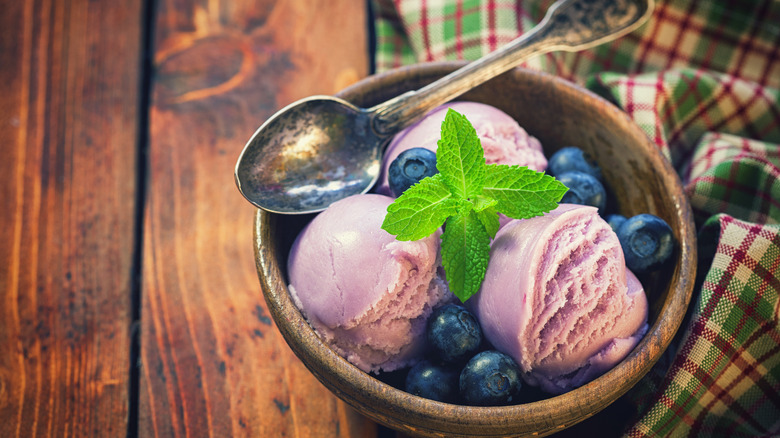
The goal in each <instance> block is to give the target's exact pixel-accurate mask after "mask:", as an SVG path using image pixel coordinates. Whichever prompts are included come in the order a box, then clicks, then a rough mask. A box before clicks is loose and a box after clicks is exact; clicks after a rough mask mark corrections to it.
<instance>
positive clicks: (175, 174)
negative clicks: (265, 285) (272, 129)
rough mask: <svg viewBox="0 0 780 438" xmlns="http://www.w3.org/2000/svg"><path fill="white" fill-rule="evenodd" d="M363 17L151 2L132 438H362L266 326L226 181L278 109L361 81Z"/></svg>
mask: <svg viewBox="0 0 780 438" xmlns="http://www.w3.org/2000/svg"><path fill="white" fill-rule="evenodd" d="M366 13H367V11H366V7H365V2H362V1H351V0H338V1H335V0H334V1H329V2H302V1H290V0H286V1H270V0H262V1H257V0H254V1H250V0H241V1H239V0H236V1H219V0H214V1H209V2H202V1H187V0H161V1H160V2H159V9H158V11H157V14H158V15H157V17H158V18H157V21H156V32H155V46H156V48H155V53H154V67H155V77H154V82H153V104H152V108H151V113H150V137H151V139H150V151H149V172H148V175H149V191H148V201H147V206H146V211H145V216H144V230H145V232H144V241H143V247H144V257H143V260H144V262H143V287H142V316H141V321H142V338H141V359H142V364H143V366H142V370H141V382H140V408H139V426H138V432H139V436H143V437H153V436H163V437H173V436H215V437H225V436H302V437H303V436H306V437H308V436H318V435H321V436H341V437H356V436H376V426H375V425H374V424H373V423H372V422H370V421H368V420H366V419H365V418H363V417H361V416H360V415H358V414H356V413H355V412H354V411H353V410H352V409H350V408H348V407H346V405H344V404H343V403H342V402H340V401H338V400H337V399H336V398H335V397H334V396H333V395H331V394H330V392H328V391H327V390H326V389H325V388H324V387H323V386H322V385H321V384H320V383H319V382H318V381H317V380H316V379H315V378H314V377H313V376H312V375H311V373H309V371H308V370H306V369H305V368H304V367H303V365H302V364H301V363H300V361H299V360H298V359H297V358H296V357H295V356H294V355H293V353H292V352H291V351H290V350H289V348H288V347H287V345H286V343H285V342H284V340H283V339H282V337H281V335H280V334H279V332H278V330H277V329H276V327H274V325H273V323H272V321H271V319H270V317H269V314H268V310H267V308H266V305H265V302H264V301H263V298H262V295H261V292H260V285H259V281H258V278H257V274H256V271H255V268H254V258H253V250H252V219H253V213H254V208H253V207H252V206H251V205H250V204H249V203H248V202H246V201H245V200H244V199H243V198H242V197H241V195H240V194H239V192H238V190H237V189H236V187H235V183H234V181H233V168H234V166H235V162H236V159H237V157H238V154H239V153H240V151H241V149H242V148H243V145H244V143H245V142H246V141H247V140H248V139H249V137H250V136H251V134H252V133H253V132H254V130H255V129H256V128H257V127H258V126H259V125H260V124H261V123H262V122H263V121H264V120H265V119H266V118H267V117H269V116H270V115H272V114H273V113H274V112H275V111H276V110H277V109H279V108H281V107H282V106H284V105H286V104H288V103H290V102H292V101H294V100H296V99H298V98H301V97H305V96H308V95H311V94H318V93H334V92H336V91H338V90H339V89H341V88H343V87H345V86H347V85H349V84H351V83H352V82H355V81H356V80H358V79H359V78H362V77H364V76H365V75H366V74H367V70H368V55H367V48H366V41H367V35H366ZM336 29H337V31H336Z"/></svg>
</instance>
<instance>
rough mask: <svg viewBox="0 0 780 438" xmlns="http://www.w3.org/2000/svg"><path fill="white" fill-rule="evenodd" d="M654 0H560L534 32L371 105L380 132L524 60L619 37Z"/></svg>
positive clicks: (404, 124)
mask: <svg viewBox="0 0 780 438" xmlns="http://www.w3.org/2000/svg"><path fill="white" fill-rule="evenodd" d="M652 10H653V0H559V1H557V2H556V3H555V4H553V5H552V6H551V7H550V9H549V10H548V11H547V14H546V15H545V17H544V19H542V21H541V22H540V23H539V24H538V25H537V26H535V27H534V28H533V29H531V31H529V32H526V33H525V34H523V35H522V36H520V37H518V38H517V39H515V40H513V41H511V42H509V43H507V44H506V45H504V46H503V47H501V48H499V49H498V50H496V51H494V52H491V53H490V54H488V55H486V56H484V57H482V58H480V59H478V60H476V61H473V62H471V63H469V64H467V65H465V66H464V67H463V68H461V69H458V70H456V71H454V72H452V73H450V74H449V75H447V76H444V77H443V78H441V79H439V80H437V81H435V82H432V83H431V84H428V85H427V86H425V87H423V88H420V89H419V90H417V91H410V92H408V93H405V94H402V95H400V96H398V97H395V98H393V99H390V100H388V101H386V102H384V103H380V104H379V105H376V106H374V107H372V108H369V109H368V110H367V112H368V113H370V114H373V127H374V130H375V131H376V132H377V134H379V135H380V136H389V135H392V134H394V133H396V132H398V131H400V130H401V129H403V128H405V127H407V126H409V125H411V124H412V123H413V122H415V121H416V120H418V119H420V118H421V117H422V116H423V115H425V114H426V113H428V112H429V111H430V110H432V109H433V108H435V107H437V106H438V105H441V104H443V103H445V102H447V101H449V100H451V99H453V98H455V97H457V96H459V95H461V94H463V93H465V92H466V91H468V90H470V89H472V88H474V87H476V86H477V85H480V84H482V83H483V82H485V81H487V80H489V79H492V78H494V77H496V76H498V75H500V74H501V73H504V72H506V71H508V70H510V69H512V68H514V67H515V66H517V65H519V64H520V63H521V62H523V61H525V60H527V59H529V58H531V57H533V56H535V55H540V54H543V53H547V52H551V51H555V50H559V51H568V52H576V51H580V50H584V49H587V48H590V47H593V46H596V45H599V44H602V43H605V42H607V41H611V40H614V39H616V38H618V37H620V36H622V35H625V34H626V33H628V32H631V31H632V30H634V29H636V28H637V27H639V26H640V25H641V24H642V23H643V22H644V21H645V20H646V19H647V18H648V17H649V16H650V14H651V12H652Z"/></svg>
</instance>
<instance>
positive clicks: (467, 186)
mask: <svg viewBox="0 0 780 438" xmlns="http://www.w3.org/2000/svg"><path fill="white" fill-rule="evenodd" d="M436 168H437V169H439V173H441V175H442V176H443V177H444V182H445V184H447V187H449V189H450V191H451V192H452V194H453V196H455V197H457V198H461V199H468V198H471V197H475V196H477V195H479V194H480V193H481V192H482V184H483V183H484V181H485V172H486V170H485V151H484V150H483V149H482V143H480V141H479V137H477V131H475V130H474V127H473V126H472V125H471V123H470V122H469V121H468V119H467V118H466V116H464V115H462V114H460V113H458V112H456V111H454V110H452V109H447V114H446V115H445V117H444V122H442V124H441V140H439V142H438V149H437V151H436Z"/></svg>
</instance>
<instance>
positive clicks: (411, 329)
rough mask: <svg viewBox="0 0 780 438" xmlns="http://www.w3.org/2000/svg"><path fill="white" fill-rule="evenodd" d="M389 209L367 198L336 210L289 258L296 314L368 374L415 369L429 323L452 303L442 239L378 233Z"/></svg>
mask: <svg viewBox="0 0 780 438" xmlns="http://www.w3.org/2000/svg"><path fill="white" fill-rule="evenodd" d="M392 201H393V199H392V198H390V197H387V196H382V195H377V194H366V195H355V196H351V197H349V198H346V199H343V200H341V201H338V202H335V203H333V204H332V205H331V206H330V207H329V208H328V209H327V210H325V211H324V212H322V213H320V214H319V215H317V216H316V217H315V218H314V219H313V220H312V221H311V222H310V223H309V224H308V225H307V226H306V227H305V228H304V230H303V231H302V232H301V233H300V234H299V235H298V237H297V239H296V241H295V243H294V244H293V246H292V248H291V252H290V256H289V258H288V271H289V280H290V287H289V289H290V294H291V295H292V298H293V300H294V302H295V303H296V305H297V306H298V308H299V309H301V312H302V313H303V315H304V316H305V317H306V318H307V320H308V321H309V323H310V324H311V326H312V327H313V328H314V330H315V331H317V333H318V334H319V335H320V336H321V337H322V338H323V339H324V340H325V341H326V342H327V343H329V344H330V345H331V346H332V347H333V349H334V350H335V351H337V352H338V353H339V354H341V355H342V356H343V357H345V358H346V359H347V360H349V361H350V362H352V363H353V364H354V365H356V366H357V367H358V368H360V369H362V370H364V371H367V372H370V371H373V372H377V371H380V370H383V371H392V370H395V369H399V368H402V367H405V366H409V365H412V364H414V363H416V362H417V361H418V360H419V359H420V356H421V355H422V351H421V350H422V348H423V341H424V338H425V336H424V331H425V323H426V319H427V317H428V315H430V313H431V311H432V309H433V307H435V306H436V305H438V304H440V303H443V302H448V301H450V300H452V297H453V296H452V294H451V293H450V292H449V291H448V289H447V287H446V284H445V282H444V280H443V279H442V278H441V277H440V275H439V271H440V267H441V257H440V255H439V233H435V234H433V235H431V236H428V237H426V238H423V239H421V240H418V241H412V242H401V241H397V240H396V239H395V236H393V235H391V234H389V233H387V232H386V231H384V230H382V229H381V228H380V227H381V225H382V221H383V220H384V217H385V214H386V212H387V206H388V205H389V204H390V203H391V202H392Z"/></svg>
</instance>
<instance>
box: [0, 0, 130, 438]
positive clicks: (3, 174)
mask: <svg viewBox="0 0 780 438" xmlns="http://www.w3.org/2000/svg"><path fill="white" fill-rule="evenodd" d="M140 9H141V2H140V1H139V0H127V1H122V2H114V1H113V0H92V1H88V0H62V1H55V0H30V1H22V2H17V1H12V2H4V3H3V7H2V8H0V148H2V159H0V206H2V208H0V243H1V244H0V436H2V437H25V438H27V437H35V436H51V437H63V436H123V435H125V434H126V431H127V418H128V403H129V400H128V388H129V369H130V364H129V363H130V360H129V351H130V348H129V345H130V325H131V300H130V296H131V292H132V278H131V273H132V259H133V249H134V241H135V236H134V231H135V220H134V217H135V211H136V197H135V193H136V187H137V184H136V163H137V158H136V156H137V140H138V106H137V104H138V85H139V62H140V50H139V43H140V26H141V13H140Z"/></svg>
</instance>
